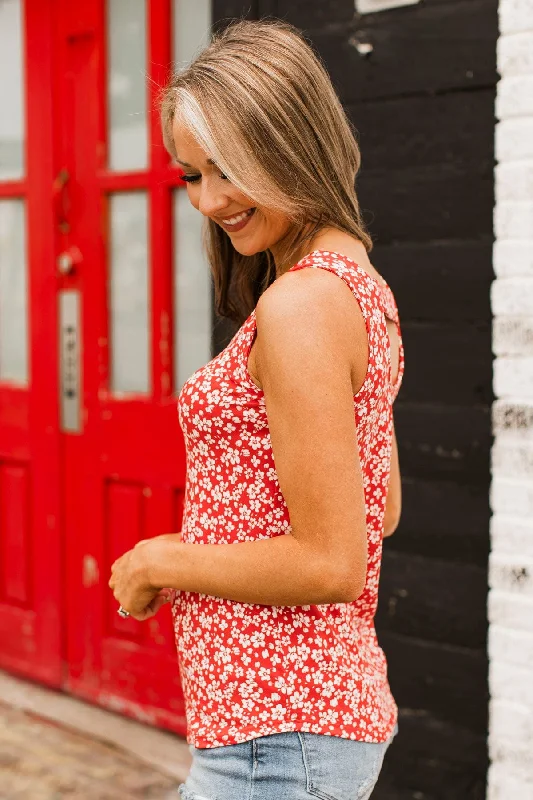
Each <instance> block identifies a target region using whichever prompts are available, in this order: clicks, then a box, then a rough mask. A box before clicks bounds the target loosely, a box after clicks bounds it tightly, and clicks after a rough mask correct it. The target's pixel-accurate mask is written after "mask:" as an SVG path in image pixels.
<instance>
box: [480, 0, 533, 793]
mask: <svg viewBox="0 0 533 800" xmlns="http://www.w3.org/2000/svg"><path fill="white" fill-rule="evenodd" d="M500 31H501V36H500V39H499V42H498V70H499V73H500V76H501V80H500V83H499V84H498V93H497V101H496V116H497V118H498V123H497V126H496V141H495V144H496V159H497V161H498V165H497V167H496V173H495V174H496V177H495V180H496V208H495V214H494V230H495V236H496V242H495V246H494V269H495V272H496V281H495V282H494V284H493V288H492V308H493V313H494V328H493V350H494V355H495V357H496V360H495V364H494V392H495V395H496V402H495V404H494V410H493V421H494V434H495V441H494V447H493V450H492V476H493V478H492V486H491V506H492V511H493V517H492V521H491V557H490V570H489V583H490V592H489V610H488V613H489V622H490V629H489V659H490V675H489V685H490V693H491V701H490V728H489V748H490V757H491V767H490V771H489V789H488V800H510V798H517V800H533V0H500Z"/></svg>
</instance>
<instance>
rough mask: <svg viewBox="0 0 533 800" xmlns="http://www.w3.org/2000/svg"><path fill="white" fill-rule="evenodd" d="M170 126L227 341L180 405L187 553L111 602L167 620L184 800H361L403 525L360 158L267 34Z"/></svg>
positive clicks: (174, 537)
mask: <svg viewBox="0 0 533 800" xmlns="http://www.w3.org/2000/svg"><path fill="white" fill-rule="evenodd" d="M162 120H163V129H164V133H165V140H166V143H167V147H168V149H169V150H170V152H171V153H172V155H173V156H174V158H175V159H176V160H177V162H178V164H179V165H180V167H181V168H182V169H183V173H184V174H183V180H184V181H185V182H186V183H187V191H188V194H189V198H190V201H191V203H192V204H193V206H195V208H197V209H198V210H199V211H200V212H201V213H202V214H204V215H205V217H207V220H208V223H207V224H208V230H207V245H208V251H209V258H210V262H211V268H212V272H213V276H214V281H215V289H216V299H217V306H218V310H219V313H221V314H222V315H226V316H229V317H232V318H233V319H236V320H238V321H239V322H241V323H242V325H241V327H240V329H239V330H238V332H237V333H236V334H235V336H234V337H233V339H232V340H231V342H230V343H229V345H228V346H227V347H226V349H225V350H224V351H223V352H222V353H220V355H218V356H217V357H216V358H214V359H213V360H212V361H210V362H209V363H208V364H207V365H206V366H204V367H202V368H201V369H199V370H198V371H197V372H196V373H195V374H194V375H193V376H192V377H191V378H189V380H188V381H187V382H186V383H185V385H184V386H183V388H182V390H181V392H180V395H179V399H178V411H179V419H180V423H181V426H182V428H183V432H184V436H185V441H186V447H187V488H186V503H185V511H184V518H183V528H182V531H181V533H180V534H169V535H165V536H160V537H156V538H155V539H151V540H147V541H143V542H141V543H139V544H138V545H137V546H136V547H135V548H134V549H133V550H131V551H130V552H128V553H126V554H125V555H124V556H123V557H122V558H120V559H119V560H118V561H117V562H116V563H115V564H114V566H113V574H112V578H111V581H110V586H111V588H112V589H113V590H114V594H115V597H116V599H117V601H118V602H119V603H120V604H121V608H120V611H121V612H122V613H125V614H127V613H128V612H129V613H130V614H131V615H132V616H134V617H135V618H136V619H147V618H149V617H150V616H152V615H153V614H155V613H156V612H157V611H158V609H159V608H160V607H161V605H162V604H163V603H164V602H166V601H167V600H168V599H171V600H172V611H173V617H174V625H175V633H176V643H177V648H178V655H179V664H180V674H181V679H182V683H183V691H184V696H185V701H186V709H187V723H188V742H189V744H190V747H191V752H192V754H193V762H192V768H191V772H190V775H189V777H188V779H187V781H186V783H185V784H183V785H182V786H181V787H180V791H181V797H182V798H183V799H184V800H214V799H215V798H217V799H218V800H221V799H222V798H223V799H224V800H245V799H246V800H248V798H254V800H274V798H275V800H280V798H290V800H303V798H309V797H318V798H325V799H327V800H355V798H357V799H358V800H360V799H361V798H367V797H369V796H370V794H371V792H372V790H373V787H374V785H375V782H376V780H377V777H378V774H379V771H380V768H381V764H382V761H383V756H384V754H385V751H386V749H387V747H388V745H389V744H390V742H391V740H392V737H393V736H394V734H395V731H396V723H397V708H396V705H395V702H394V700H393V698H392V695H391V693H390V689H389V685H388V682H387V668H386V662H385V657H384V654H383V652H382V651H381V649H380V648H379V646H378V644H377V640H376V636H375V631H374V624H373V618H374V613H375V610H376V604H377V591H378V580H379V570H380V562H381V548H382V538H383V536H384V535H389V534H390V533H392V532H393V531H394V529H395V528H396V526H397V524H398V518H399V513H400V479H399V467H398V457H397V450H396V443H395V437H394V426H393V417H392V404H393V401H394V399H395V397H396V394H397V392H398V388H399V385H400V382H401V378H402V372H403V349H402V345H401V337H400V329H399V322H398V315H397V310H396V306H395V302H394V298H393V296H392V293H391V291H390V289H389V288H388V287H387V285H386V284H385V282H384V281H383V279H382V278H381V277H380V275H379V274H378V273H377V272H376V270H375V269H374V268H373V266H372V265H371V263H370V261H369V259H368V251H369V250H370V248H371V242H370V238H369V236H368V234H367V232H366V231H365V228H364V225H363V223H362V220H361V215H360V211H359V207H358V203H357V198H356V195H355V191H354V181H355V176H356V173H357V170H358V168H359V160H360V159H359V150H358V147H357V144H356V142H355V139H354V136H353V133H352V130H351V129H350V126H349V124H348V121H347V119H346V117H345V115H344V112H343V110H342V107H341V105H340V103H339V100H338V98H337V96H336V95H335V92H334V90H333V88H332V86H331V83H330V81H329V78H328V76H327V74H326V72H325V70H324V69H323V67H322V65H321V64H320V63H319V62H318V60H317V59H316V57H315V56H314V54H313V52H312V50H311V48H310V47H309V46H308V44H307V43H306V42H305V41H304V39H303V38H302V37H301V35H300V34H299V33H298V32H297V31H296V30H295V29H293V28H291V27H290V26H287V25H284V24H282V23H273V22H240V23H238V24H235V25H233V26H231V27H230V28H228V29H226V31H225V32H224V33H222V34H220V35H218V36H217V37H215V39H214V40H213V41H212V42H211V44H210V45H209V46H208V47H207V48H206V49H205V50H204V51H203V52H202V53H200V55H199V56H198V57H197V58H196V60H195V61H194V62H193V63H192V64H191V65H190V66H189V67H188V68H187V69H185V70H184V71H183V72H182V73H181V74H179V75H178V76H177V77H175V78H174V79H173V80H172V82H171V84H170V86H169V87H168V88H167V89H166V91H165V94H164V98H163V104H162ZM339 279H340V280H339ZM163 587H165V588H163ZM169 587H170V590H169Z"/></svg>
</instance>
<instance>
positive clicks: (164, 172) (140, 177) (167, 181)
mask: <svg viewBox="0 0 533 800" xmlns="http://www.w3.org/2000/svg"><path fill="white" fill-rule="evenodd" d="M181 174H182V173H181V171H180V170H178V168H177V167H175V166H173V165H172V164H170V163H169V164H168V165H167V167H166V168H155V167H154V168H153V169H149V171H144V170H143V171H140V170H139V171H136V172H107V171H105V172H100V174H99V176H98V180H99V184H100V187H101V188H102V189H103V190H104V191H106V192H127V191H135V189H145V188H146V187H147V186H148V187H150V188H152V187H157V186H161V185H163V186H169V187H172V186H185V181H182V180H181Z"/></svg>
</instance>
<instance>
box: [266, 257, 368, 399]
mask: <svg viewBox="0 0 533 800" xmlns="http://www.w3.org/2000/svg"><path fill="white" fill-rule="evenodd" d="M256 322H257V339H256V343H255V345H254V348H255V353H254V355H253V360H252V364H251V365H250V366H252V367H253V369H252V371H253V372H254V373H255V375H256V376H257V379H258V380H259V382H260V383H261V385H263V382H264V380H265V379H267V380H268V377H267V375H268V373H270V375H271V376H273V375H274V374H276V375H278V376H279V375H280V374H281V373H282V372H285V371H286V370H288V371H291V372H293V373H294V374H295V375H297V374H299V375H301V377H303V373H304V372H308V373H309V374H308V376H307V377H310V375H311V373H312V372H313V373H314V379H317V376H318V373H317V372H316V368H317V367H316V365H318V364H321V365H322V367H321V368H322V370H323V371H324V375H323V378H322V379H321V380H328V378H327V375H329V379H331V378H332V375H331V372H332V371H334V370H339V371H341V372H344V373H345V374H346V372H347V373H348V374H349V375H350V376H351V380H352V384H353V385H354V386H358V385H360V382H361V380H360V378H361V375H364V374H365V372H366V365H367V358H368V354H367V334H366V327H365V321H364V318H363V315H362V312H361V309H360V306H359V304H358V303H357V301H356V299H355V298H354V296H353V294H352V291H351V290H350V287H349V286H348V285H347V284H346V283H345V282H344V280H342V279H341V278H339V277H338V276H337V275H335V274H333V273H331V272H328V271H327V270H323V269H313V268H310V269H301V270H295V271H294V272H288V273H286V274H285V275H282V276H281V277H280V278H278V279H277V280H276V281H275V282H274V283H273V284H272V285H271V286H270V287H269V288H268V289H267V290H266V291H265V292H264V293H263V295H261V297H260V299H259V302H258V304H257V307H256ZM355 391H356V389H355Z"/></svg>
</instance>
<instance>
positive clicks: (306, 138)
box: [161, 21, 372, 323]
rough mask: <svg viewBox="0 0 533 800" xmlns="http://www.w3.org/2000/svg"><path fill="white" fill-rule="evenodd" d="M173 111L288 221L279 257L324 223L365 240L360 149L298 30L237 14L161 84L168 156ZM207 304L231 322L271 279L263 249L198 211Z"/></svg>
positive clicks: (233, 177) (286, 257)
mask: <svg viewBox="0 0 533 800" xmlns="http://www.w3.org/2000/svg"><path fill="white" fill-rule="evenodd" d="M176 117H178V118H179V121H180V122H182V123H183V124H184V125H185V126H186V127H187V128H188V129H189V130H190V132H191V134H192V135H193V137H194V138H195V139H196V140H197V141H198V143H199V144H200V146H201V147H202V148H203V149H204V150H205V151H206V153H208V155H209V157H210V158H211V159H212V160H213V161H214V162H215V163H216V164H217V166H218V167H219V169H220V170H221V171H222V172H223V173H224V174H225V175H226V176H227V177H228V178H229V179H230V181H231V182H232V183H233V184H234V185H235V186H236V187H237V188H238V189H239V190H240V191H242V192H243V193H244V194H245V195H247V197H249V198H250V199H251V200H253V201H254V202H255V203H256V204H257V205H258V206H261V207H263V208H266V209H273V210H276V211H277V212H283V213H284V214H286V215H287V217H288V218H289V219H290V220H291V221H292V222H293V226H292V228H291V231H290V233H289V235H288V236H287V237H286V239H285V240H284V242H283V253H282V256H283V263H286V262H287V261H290V259H291V258H295V257H296V255H297V254H298V253H299V252H300V251H301V249H302V246H303V245H304V244H305V242H306V241H309V240H311V239H312V238H313V237H314V236H315V235H316V234H317V233H318V232H319V231H320V230H322V229H324V228H326V227H334V228H337V229H339V230H342V231H345V232H347V233H349V234H351V235H353V236H355V237H356V238H357V239H360V240H361V241H362V242H363V244H364V245H365V247H366V248H367V250H370V249H371V247H372V242H371V239H370V236H369V234H368V233H367V231H366V229H365V225H364V223H363V220H362V217H361V212H360V209H359V203H358V200H357V195H356V192H355V178H356V175H357V172H358V170H359V166H360V153H359V148H358V145H357V142H356V140H355V136H354V132H353V129H352V127H351V125H350V123H349V121H348V119H347V117H346V114H345V113H344V110H343V108H342V106H341V103H340V101H339V99H338V97H337V95H336V93H335V90H334V89H333V86H332V84H331V81H330V79H329V76H328V74H327V72H326V70H325V69H324V67H323V65H322V64H321V62H320V61H319V59H318V58H317V57H316V55H315V54H314V52H313V50H312V49H311V47H310V46H309V44H308V43H307V42H306V41H305V39H304V38H303V35H302V34H301V33H300V32H299V31H298V30H297V29H296V28H294V27H292V26H291V25H287V24H285V23H282V22H278V21H261V22H248V21H241V22H237V23H235V24H233V25H230V26H229V27H227V28H226V29H225V30H224V31H222V32H221V33H219V34H216V35H215V36H214V37H213V39H212V41H211V43H210V44H209V45H208V46H207V47H206V48H205V49H204V50H203V51H202V52H201V53H200V54H199V55H198V56H197V57H196V58H195V59H194V60H193V62H192V63H191V64H190V65H189V66H187V67H186V68H185V69H184V70H182V71H181V72H179V73H178V74H177V75H175V76H174V77H173V78H172V79H171V81H170V82H169V84H168V86H167V87H166V88H165V90H164V92H163V96H162V102H161V119H162V126H163V137H164V141H165V145H166V147H167V149H168V151H169V152H170V153H171V155H172V156H174V157H175V155H176V153H175V149H174V141H173V137H172V126H173V123H174V120H175V118H176ZM206 245H207V251H208V256H209V262H210V265H211V271H212V274H213V280H214V286H215V302H216V310H217V313H218V314H219V315H221V316H225V317H229V318H231V319H233V320H235V321H236V322H239V323H241V322H242V321H243V320H244V319H246V317H247V316H248V314H249V313H250V312H251V311H252V309H253V308H254V307H255V304H256V303H257V300H258V299H259V296H260V295H261V294H262V292H263V291H264V290H265V289H266V288H267V286H268V285H269V284H270V283H271V282H272V280H274V279H275V276H276V270H275V264H274V262H273V259H272V256H271V254H270V252H268V251H267V252H264V253H258V254H256V255H253V256H242V255H240V254H239V253H237V251H236V250H235V249H234V248H233V245H232V244H231V240H230V238H229V236H228V235H227V234H226V232H225V231H223V230H222V228H220V226H218V225H216V223H214V222H213V221H212V220H208V222H207V226H206Z"/></svg>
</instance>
